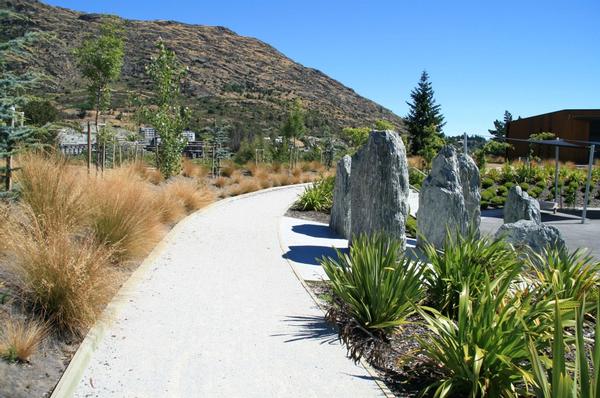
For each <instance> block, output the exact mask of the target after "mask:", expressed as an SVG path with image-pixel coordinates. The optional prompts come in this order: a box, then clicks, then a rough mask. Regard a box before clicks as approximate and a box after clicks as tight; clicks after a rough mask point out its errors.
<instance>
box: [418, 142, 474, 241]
mask: <svg viewBox="0 0 600 398" xmlns="http://www.w3.org/2000/svg"><path fill="white" fill-rule="evenodd" d="M417 230H418V231H419V234H421V235H422V236H421V237H420V238H418V239H417V244H418V245H419V246H422V245H423V244H424V243H425V242H424V241H423V239H424V240H425V241H426V242H429V243H430V244H432V245H434V246H435V247H438V248H442V247H443V246H444V241H445V240H446V234H447V231H449V232H450V233H456V232H458V233H466V232H467V231H468V230H469V212H468V210H467V206H466V204H465V198H464V194H463V185H462V183H461V172H460V167H459V161H458V158H457V155H456V150H455V149H454V147H453V146H450V145H448V146H445V147H443V148H442V149H441V150H440V151H439V152H438V154H437V155H436V157H435V158H434V159H433V161H432V164H431V172H430V173H429V175H428V176H427V178H425V180H424V181H423V184H422V185H421V191H420V193H419V211H418V212H417Z"/></svg>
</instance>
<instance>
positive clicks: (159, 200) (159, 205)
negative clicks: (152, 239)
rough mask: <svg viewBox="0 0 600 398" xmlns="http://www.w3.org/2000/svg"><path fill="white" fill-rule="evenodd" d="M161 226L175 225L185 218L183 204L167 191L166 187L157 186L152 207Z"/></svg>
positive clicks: (178, 198) (169, 190)
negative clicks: (157, 215)
mask: <svg viewBox="0 0 600 398" xmlns="http://www.w3.org/2000/svg"><path fill="white" fill-rule="evenodd" d="M153 207H154V208H155V209H156V211H157V212H158V214H159V217H160V221H161V222H162V223H163V224H167V225H168V224H175V223H176V222H177V221H179V220H181V219H182V218H184V217H185V215H186V211H185V203H184V202H183V200H182V199H181V198H180V197H178V196H177V195H175V193H174V192H173V191H172V190H171V189H168V188H167V186H166V185H161V186H159V189H158V190H157V192H156V195H155V199H154V206H153Z"/></svg>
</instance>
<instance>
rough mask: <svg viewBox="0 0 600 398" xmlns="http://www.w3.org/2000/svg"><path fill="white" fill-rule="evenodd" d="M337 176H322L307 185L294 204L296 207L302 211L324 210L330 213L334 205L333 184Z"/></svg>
mask: <svg viewBox="0 0 600 398" xmlns="http://www.w3.org/2000/svg"><path fill="white" fill-rule="evenodd" d="M334 183H335V177H333V176H331V177H321V178H320V179H319V180H317V181H315V182H314V183H313V184H312V185H311V186H309V187H307V188H306V189H305V190H304V193H302V196H300V198H299V199H298V200H297V201H296V203H295V204H294V208H295V209H298V210H302V211H309V210H314V211H323V212H327V213H329V212H330V211H331V206H333V186H334Z"/></svg>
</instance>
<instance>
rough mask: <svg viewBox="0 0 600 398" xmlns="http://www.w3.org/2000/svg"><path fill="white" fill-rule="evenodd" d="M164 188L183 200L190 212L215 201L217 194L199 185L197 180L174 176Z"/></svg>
mask: <svg viewBox="0 0 600 398" xmlns="http://www.w3.org/2000/svg"><path fill="white" fill-rule="evenodd" d="M163 190H167V191H170V193H171V194H172V195H173V196H174V197H176V198H178V199H179V200H180V201H181V202H183V204H184V206H185V210H186V211H188V212H191V211H194V210H198V209H201V208H203V207H205V206H206V205H208V204H210V203H212V202H214V201H215V195H214V194H213V193H212V191H210V190H209V189H207V188H204V187H199V186H198V184H197V183H196V181H195V180H192V179H189V178H174V179H172V180H170V181H169V182H168V183H167V184H166V185H165V186H164V187H163Z"/></svg>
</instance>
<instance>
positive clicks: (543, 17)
mask: <svg viewBox="0 0 600 398" xmlns="http://www.w3.org/2000/svg"><path fill="white" fill-rule="evenodd" d="M47 3H49V4H53V5H59V6H63V7H68V8H72V9H77V10H81V11H87V12H106V13H112V14H117V15H120V16H122V17H125V18H130V19H170V20H177V21H182V22H187V23H197V24H203V25H221V26H226V27H228V28H230V29H232V30H234V31H235V32H237V33H239V34H242V35H245V36H252V37H256V38H258V39H260V40H263V41H265V42H267V43H269V44H271V45H273V46H274V47H275V48H277V49H278V50H279V51H281V52H282V53H284V54H285V55H287V56H289V57H290V58H292V59H294V60H296V61H298V62H300V63H302V64H304V65H306V66H310V67H313V68H316V69H319V70H321V71H323V72H324V73H326V74H328V75H329V76H331V77H333V78H335V79H337V80H339V81H340V82H342V83H343V84H345V85H347V86H349V87H352V88H353V89H354V90H356V92H358V93H359V94H361V95H363V96H365V97H367V98H370V99H372V100H374V101H376V102H378V103H380V104H382V105H384V106H386V107H388V108H390V109H391V110H393V111H394V112H396V113H397V114H398V115H400V116H404V115H405V114H406V113H407V110H408V107H407V105H406V103H405V101H407V100H408V98H409V93H410V90H411V89H412V88H413V87H414V86H415V85H416V83H417V80H418V78H419V76H420V74H421V71H422V70H423V69H426V70H427V71H428V72H429V74H430V76H431V80H432V82H433V87H434V89H435V91H436V99H437V101H438V103H440V104H441V106H442V112H443V113H444V115H445V117H446V122H447V124H446V127H445V128H444V132H445V133H446V134H448V135H456V134H461V133H463V132H465V131H466V132H468V133H469V134H485V133H487V129H488V128H491V127H492V122H493V120H494V119H496V118H501V117H502V114H503V112H504V110H505V109H508V110H509V111H511V112H512V113H513V115H514V116H515V117H516V116H517V115H520V116H523V117H525V116H531V115H535V114H539V113H544V112H550V111H553V110H558V109H564V108H600V29H598V24H599V23H600V1H598V0H589V1H583V0H581V1H577V0H574V1H552V0H548V1H542V0H521V1H512V0H511V1H493V2H492V1H460V0H455V1H442V0H439V1H406V0H396V1H392V0H389V1H377V0H373V1H357V0H345V1H343V0H330V1H325V0H320V1H319V0H304V1H301V2H298V1H286V0H255V1H249V0H248V1H242V0H239V1H231V0H219V1H193V0H183V1H150V0H146V1H135V0H134V1H132V0H128V1H117V0H87V1H85V2H83V1H74V0H49V1H47Z"/></svg>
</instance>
